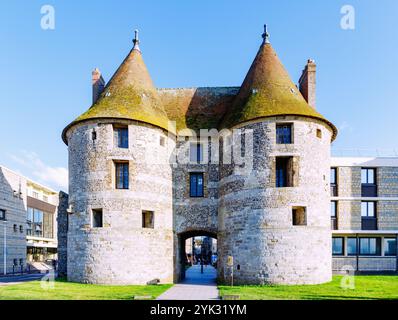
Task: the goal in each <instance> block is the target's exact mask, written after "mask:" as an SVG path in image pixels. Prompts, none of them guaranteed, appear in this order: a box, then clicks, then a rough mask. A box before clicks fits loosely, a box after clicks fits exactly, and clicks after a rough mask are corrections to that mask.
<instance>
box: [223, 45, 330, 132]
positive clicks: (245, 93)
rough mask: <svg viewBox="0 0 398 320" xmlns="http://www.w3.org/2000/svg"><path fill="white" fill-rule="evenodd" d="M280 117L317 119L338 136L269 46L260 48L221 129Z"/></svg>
mask: <svg viewBox="0 0 398 320" xmlns="http://www.w3.org/2000/svg"><path fill="white" fill-rule="evenodd" d="M279 115H299V116H307V117H311V118H316V119H319V120H321V121H324V122H326V123H327V124H328V125H329V126H330V127H331V129H332V130H333V132H334V134H333V138H334V137H335V135H336V133H337V130H336V128H335V127H334V126H333V124H331V123H330V122H329V121H327V120H326V119H325V118H324V117H323V116H322V115H321V114H320V113H318V112H317V111H316V110H315V109H314V108H312V107H311V106H309V105H308V103H307V101H306V100H305V99H304V98H303V96H302V95H301V93H300V91H299V90H298V89H297V87H296V86H295V85H294V83H293V82H292V80H291V79H290V77H289V75H288V73H287V71H286V70H285V68H284V67H283V65H282V63H281V62H280V60H279V59H278V57H277V55H276V53H275V51H274V49H273V48H272V46H271V45H270V44H267V43H266V44H263V45H262V46H261V47H260V49H259V51H258V53H257V56H256V58H255V59H254V61H253V63H252V65H251V67H250V69H249V72H248V73H247V75H246V78H245V80H244V81H243V84H242V86H241V88H240V90H239V93H238V94H237V96H236V98H235V100H234V102H233V103H232V106H231V108H229V109H228V110H227V112H226V114H225V116H224V119H223V120H222V121H221V125H220V128H231V127H233V126H235V125H238V124H240V123H243V122H246V121H250V120H254V119H259V118H263V117H271V116H279Z"/></svg>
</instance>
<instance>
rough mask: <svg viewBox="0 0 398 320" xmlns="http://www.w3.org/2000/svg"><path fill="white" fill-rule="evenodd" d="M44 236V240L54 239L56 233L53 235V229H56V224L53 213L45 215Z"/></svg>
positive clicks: (45, 213)
mask: <svg viewBox="0 0 398 320" xmlns="http://www.w3.org/2000/svg"><path fill="white" fill-rule="evenodd" d="M43 214H44V216H43V228H44V229H43V235H44V238H50V239H51V238H53V237H54V233H53V229H54V223H53V218H54V216H53V214H52V213H48V212H44V213H43Z"/></svg>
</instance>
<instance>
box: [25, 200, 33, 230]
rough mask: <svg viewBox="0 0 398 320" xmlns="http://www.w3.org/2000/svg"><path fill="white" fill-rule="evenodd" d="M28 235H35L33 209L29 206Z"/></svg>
mask: <svg viewBox="0 0 398 320" xmlns="http://www.w3.org/2000/svg"><path fill="white" fill-rule="evenodd" d="M26 235H27V236H32V235H33V209H32V208H29V207H28V212H27V215H26Z"/></svg>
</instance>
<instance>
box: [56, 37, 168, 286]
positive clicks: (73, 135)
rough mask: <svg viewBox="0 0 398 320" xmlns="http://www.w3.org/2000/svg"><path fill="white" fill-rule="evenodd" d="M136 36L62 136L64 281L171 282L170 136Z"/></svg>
mask: <svg viewBox="0 0 398 320" xmlns="http://www.w3.org/2000/svg"><path fill="white" fill-rule="evenodd" d="M168 130H169V128H168V119H167V115H166V113H165V111H164V109H163V107H162V104H161V102H160V99H159V97H158V95H157V92H156V89H155V88H154V86H153V84H152V80H151V78H150V76H149V73H148V71H147V69H146V67H145V64H144V62H143V59H142V55H141V51H140V49H139V47H138V39H137V37H136V39H135V40H134V47H133V49H132V50H131V52H130V53H129V54H128V56H127V57H126V59H125V60H124V61H123V63H122V64H121V66H120V67H119V69H118V70H117V71H116V73H115V74H114V76H113V77H112V79H111V80H110V81H109V83H108V84H107V86H106V87H105V88H104V89H103V91H102V93H101V92H100V95H99V98H98V100H97V101H95V102H94V104H93V106H92V107H91V108H90V109H89V110H88V111H87V112H86V113H84V114H83V115H81V116H80V117H79V118H77V119H76V120H75V121H74V122H72V123H71V124H70V125H68V126H67V127H66V128H65V130H64V132H63V139H64V141H65V143H66V144H67V145H68V149H69V196H70V198H69V199H70V200H69V203H70V210H69V211H70V213H69V215H68V218H69V223H68V228H69V230H68V248H67V252H68V258H67V275H68V280H70V281H76V282H84V283H99V284H146V283H148V282H150V281H158V280H159V281H160V282H163V283H171V282H173V263H174V261H173V259H174V258H173V257H174V253H173V225H172V215H173V212H172V172H171V167H170V164H169V158H170V155H171V152H172V150H173V149H174V147H175V145H174V143H175V142H174V139H172V138H169V135H168Z"/></svg>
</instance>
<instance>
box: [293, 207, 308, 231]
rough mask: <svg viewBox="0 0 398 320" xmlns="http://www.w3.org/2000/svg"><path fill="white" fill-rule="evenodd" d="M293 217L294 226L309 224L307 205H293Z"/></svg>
mask: <svg viewBox="0 0 398 320" xmlns="http://www.w3.org/2000/svg"><path fill="white" fill-rule="evenodd" d="M292 218H293V225H294V226H306V225H307V213H306V208H305V207H293V209H292Z"/></svg>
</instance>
